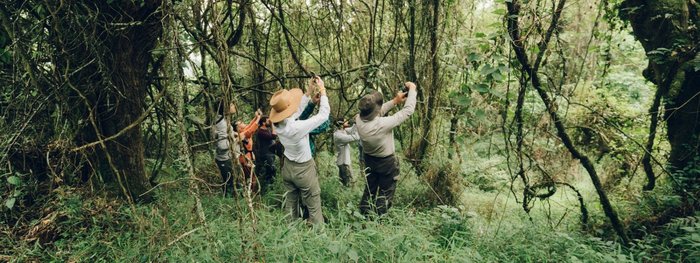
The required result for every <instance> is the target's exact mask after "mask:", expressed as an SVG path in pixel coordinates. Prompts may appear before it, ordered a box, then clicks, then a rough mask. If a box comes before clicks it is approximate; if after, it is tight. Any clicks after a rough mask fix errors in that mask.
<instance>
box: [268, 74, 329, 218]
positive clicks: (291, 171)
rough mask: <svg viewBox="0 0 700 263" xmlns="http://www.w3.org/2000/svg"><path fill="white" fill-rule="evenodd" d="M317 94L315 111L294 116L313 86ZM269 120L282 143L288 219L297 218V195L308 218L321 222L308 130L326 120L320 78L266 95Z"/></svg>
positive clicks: (300, 108)
mask: <svg viewBox="0 0 700 263" xmlns="http://www.w3.org/2000/svg"><path fill="white" fill-rule="evenodd" d="M316 87H317V88H318V93H319V94H320V96H321V101H320V108H319V110H318V114H316V115H314V116H312V117H310V118H308V119H306V120H298V119H297V118H298V117H299V115H300V114H301V112H302V110H303V109H304V108H305V107H306V106H307V104H308V103H309V101H310V98H311V97H313V96H314V93H315V88H316ZM270 106H271V108H272V109H271V110H270V121H271V122H272V123H273V127H274V131H275V132H276V133H277V137H278V138H279V141H280V143H281V144H282V146H284V153H283V155H284V162H283V163H284V165H283V166H282V169H281V176H282V180H283V182H284V187H285V188H286V190H287V191H286V193H285V198H286V200H285V203H284V209H285V210H286V211H287V212H288V213H289V215H290V217H291V218H292V219H297V218H299V216H300V214H299V199H300V198H299V197H300V196H301V202H302V203H303V204H304V205H306V206H307V207H308V209H309V222H311V223H312V224H314V225H316V224H320V223H323V213H322V211H321V188H320V186H319V184H318V175H317V172H316V163H315V162H314V160H313V158H312V156H311V147H310V146H309V133H310V132H311V131H312V130H313V129H315V128H316V127H318V126H319V125H321V124H322V123H323V122H325V121H326V120H328V116H329V114H330V111H331V108H330V106H329V104H328V97H327V96H326V88H325V86H324V83H323V80H321V78H319V77H315V78H313V79H312V81H311V82H310V84H309V87H308V88H307V89H306V94H302V91H301V89H298V88H297V89H291V90H286V89H283V90H280V91H277V92H275V94H273V95H272V98H271V99H270Z"/></svg>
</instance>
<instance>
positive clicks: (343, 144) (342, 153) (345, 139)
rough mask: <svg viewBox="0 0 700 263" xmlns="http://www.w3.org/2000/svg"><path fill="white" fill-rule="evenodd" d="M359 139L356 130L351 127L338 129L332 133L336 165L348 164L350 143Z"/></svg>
mask: <svg viewBox="0 0 700 263" xmlns="http://www.w3.org/2000/svg"><path fill="white" fill-rule="evenodd" d="M359 139H360V136H359V135H358V134H357V130H356V129H353V128H347V129H339V130H336V131H335V132H334V133H333V143H335V152H336V160H335V164H337V165H344V164H346V165H350V143H351V142H354V141H357V140H359Z"/></svg>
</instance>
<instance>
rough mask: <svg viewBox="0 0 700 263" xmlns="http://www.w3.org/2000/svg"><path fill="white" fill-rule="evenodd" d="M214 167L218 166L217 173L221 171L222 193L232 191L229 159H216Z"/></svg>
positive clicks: (231, 171)
mask: <svg viewBox="0 0 700 263" xmlns="http://www.w3.org/2000/svg"><path fill="white" fill-rule="evenodd" d="M216 167H219V173H221V179H223V181H224V183H223V190H224V195H226V194H227V192H229V193H233V191H234V189H233V163H231V160H230V159H229V160H226V161H219V160H216Z"/></svg>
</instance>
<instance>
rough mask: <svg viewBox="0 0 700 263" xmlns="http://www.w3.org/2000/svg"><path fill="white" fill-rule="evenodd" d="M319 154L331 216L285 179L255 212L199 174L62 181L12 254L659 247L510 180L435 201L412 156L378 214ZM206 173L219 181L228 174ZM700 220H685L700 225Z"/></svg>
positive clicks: (288, 255)
mask: <svg viewBox="0 0 700 263" xmlns="http://www.w3.org/2000/svg"><path fill="white" fill-rule="evenodd" d="M317 163H318V167H319V174H320V182H321V188H322V200H323V209H324V215H325V217H326V220H327V222H326V224H325V225H324V226H323V227H320V228H313V227H310V226H308V225H306V224H305V223H302V222H301V221H290V220H288V219H287V218H285V217H284V215H283V213H282V211H281V209H280V206H281V202H282V195H281V193H282V190H281V189H282V187H281V184H280V183H279V182H276V183H275V185H274V186H273V187H272V190H271V191H270V192H269V193H267V194H265V195H263V196H261V197H257V198H256V199H255V204H254V208H253V212H252V214H254V218H255V220H253V219H252V218H253V216H252V214H251V211H250V210H249V209H248V206H247V204H246V202H245V201H244V200H242V199H241V198H225V197H222V196H221V195H220V194H219V191H218V189H217V188H216V186H207V185H205V184H201V185H200V189H202V190H201V193H200V194H199V197H200V200H201V203H202V207H203V210H204V215H205V218H204V221H202V220H201V219H200V218H199V217H198V216H197V213H196V205H195V198H194V196H193V195H192V194H191V193H190V192H189V191H188V186H187V180H176V179H177V178H163V179H162V181H172V180H176V181H174V182H173V183H169V184H164V185H163V186H161V187H159V188H158V189H156V191H155V193H156V199H155V200H156V201H154V202H152V203H150V204H137V205H133V206H131V205H128V204H125V203H123V202H120V201H114V200H113V199H108V198H105V197H101V196H99V195H98V196H95V195H93V194H88V193H82V192H80V191H78V190H71V189H70V188H67V187H61V188H58V189H56V190H55V191H54V192H53V193H52V195H53V198H52V200H55V201H54V202H53V203H47V204H45V205H44V207H43V209H46V211H45V213H44V214H45V215H46V216H44V217H42V218H41V219H37V220H35V222H33V226H34V228H36V227H41V226H42V225H43V227H45V228H46V229H43V230H42V229H38V230H32V228H27V229H25V230H21V231H20V230H15V232H14V233H12V234H13V235H8V234H4V235H3V236H2V237H1V238H0V241H1V242H2V247H6V248H8V249H7V250H3V251H5V252H3V253H9V257H8V258H9V261H12V262H26V261H39V262H64V261H76V262H151V261H156V262H163V261H166V262H251V261H252V262H626V261H637V260H640V257H639V255H638V254H639V253H640V251H642V252H644V253H652V252H653V251H658V250H654V249H647V250H643V249H645V248H639V249H638V250H629V249H623V248H622V247H620V245H619V244H618V243H616V242H613V241H609V240H603V239H601V238H598V237H595V235H591V233H590V232H586V231H582V230H581V226H580V224H579V221H578V217H577V214H576V210H575V209H573V210H572V209H571V208H568V209H564V208H560V207H565V205H562V206H556V205H554V206H552V205H551V204H549V205H550V209H549V210H547V209H545V207H546V205H547V204H546V203H544V202H540V204H536V207H535V209H533V211H532V212H531V213H530V214H529V215H528V214H526V213H524V212H523V211H522V208H521V207H520V205H519V204H518V203H516V202H515V200H514V199H513V197H512V194H511V193H510V192H509V191H508V190H502V191H501V192H496V191H491V192H489V191H483V190H479V189H477V188H473V187H470V188H467V190H466V191H465V192H464V194H463V195H462V196H461V199H462V200H461V201H460V202H461V204H459V205H456V206H444V205H436V204H430V203H428V202H426V201H424V200H425V199H427V198H426V196H429V195H430V194H431V190H430V187H428V186H427V184H426V183H425V182H424V181H423V180H422V179H420V178H419V177H417V176H415V175H414V174H412V173H411V172H410V169H409V168H408V167H407V166H406V165H405V164H404V165H403V166H402V169H403V171H404V172H403V173H402V174H403V178H402V179H401V182H400V183H399V186H398V190H397V195H396V199H395V201H396V203H395V205H394V207H393V208H392V209H391V210H390V212H389V213H388V214H387V215H386V216H384V217H382V218H379V219H376V220H367V219H365V218H363V217H362V216H361V215H360V214H359V213H358V210H357V203H358V202H359V198H360V195H361V190H362V187H363V182H362V181H361V177H360V176H357V175H356V176H355V182H354V183H353V184H352V186H351V187H349V188H346V187H343V186H342V185H341V184H340V183H339V181H338V179H337V168H336V167H335V165H334V164H333V162H331V156H330V155H328V154H327V153H321V154H320V155H319V157H318V159H317ZM404 163H405V162H404ZM354 168H355V171H358V167H354ZM356 173H357V172H356ZM200 175H201V176H202V177H203V178H205V179H211V180H212V181H215V179H213V178H215V177H216V174H213V173H210V172H208V173H203V174H200ZM183 176H184V175H183ZM107 200H112V201H107ZM555 201H557V202H559V203H560V204H568V203H567V202H570V201H567V200H566V199H565V198H563V197H562V198H559V199H557V200H555ZM571 202H573V201H571ZM572 204H573V203H572ZM552 207H554V208H552ZM572 207H574V208H575V206H572ZM570 210H571V211H570ZM594 211H595V209H594ZM595 213H597V212H595ZM51 215H54V216H51ZM561 215H564V216H563V217H562V218H564V219H560V218H559V216H561ZM693 220H694V219H688V221H690V222H682V223H683V225H682V226H680V227H678V228H677V229H675V230H674V231H678V232H683V233H686V232H689V231H694V230H697V229H698V225H697V224H696V221H693ZM693 227H694V228H693ZM9 229H10V228H9V227H5V228H4V229H3V230H6V231H4V232H8V231H10V230H9ZM31 231H35V232H36V233H33V234H32V233H30V232H31ZM42 231H43V232H42ZM30 234H31V235H30ZM47 235H48V236H47ZM42 236H45V237H42ZM683 237H684V238H687V239H692V238H693V236H692V235H686V236H683ZM682 241H683V240H679V241H677V242H682ZM683 244H686V245H687V244H688V242H685V243H683ZM669 246H673V243H672V242H671V243H669ZM690 249H692V248H690ZM642 256H643V255H642ZM651 258H654V257H651ZM657 258H658V257H657ZM641 259H644V257H642V258H641ZM647 259H649V257H647Z"/></svg>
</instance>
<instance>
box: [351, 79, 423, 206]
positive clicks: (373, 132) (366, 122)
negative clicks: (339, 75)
mask: <svg viewBox="0 0 700 263" xmlns="http://www.w3.org/2000/svg"><path fill="white" fill-rule="evenodd" d="M404 86H405V87H406V88H408V94H406V93H403V92H399V93H398V94H396V97H394V99H392V100H390V101H387V102H386V103H383V104H382V102H383V100H384V98H383V96H382V94H381V93H379V92H376V91H374V92H372V93H370V94H368V95H365V96H364V97H362V99H360V103H359V105H358V107H359V109H360V114H359V116H357V117H355V127H356V129H357V133H358V134H359V135H360V142H361V144H362V151H363V153H364V161H365V165H366V166H367V168H366V169H367V171H368V173H367V187H365V191H364V193H363V194H362V199H361V200H360V212H361V213H362V214H364V215H367V214H368V213H369V211H374V212H375V213H376V214H377V215H382V214H384V213H386V212H387V210H388V209H389V208H390V207H391V200H392V199H393V197H394V191H395V190H396V181H397V180H398V178H399V161H398V159H396V156H394V151H395V148H394V130H393V129H394V128H395V127H397V126H399V125H400V124H401V123H402V122H404V121H405V120H407V119H408V117H410V116H411V114H413V112H414V111H415V109H416V94H417V92H416V84H414V83H413V82H406V83H405V84H404ZM403 102H405V104H404V105H403V108H401V110H399V111H398V112H396V113H394V115H391V116H384V115H385V114H386V113H387V112H389V110H391V108H393V107H394V106H395V105H398V104H400V103H403Z"/></svg>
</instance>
